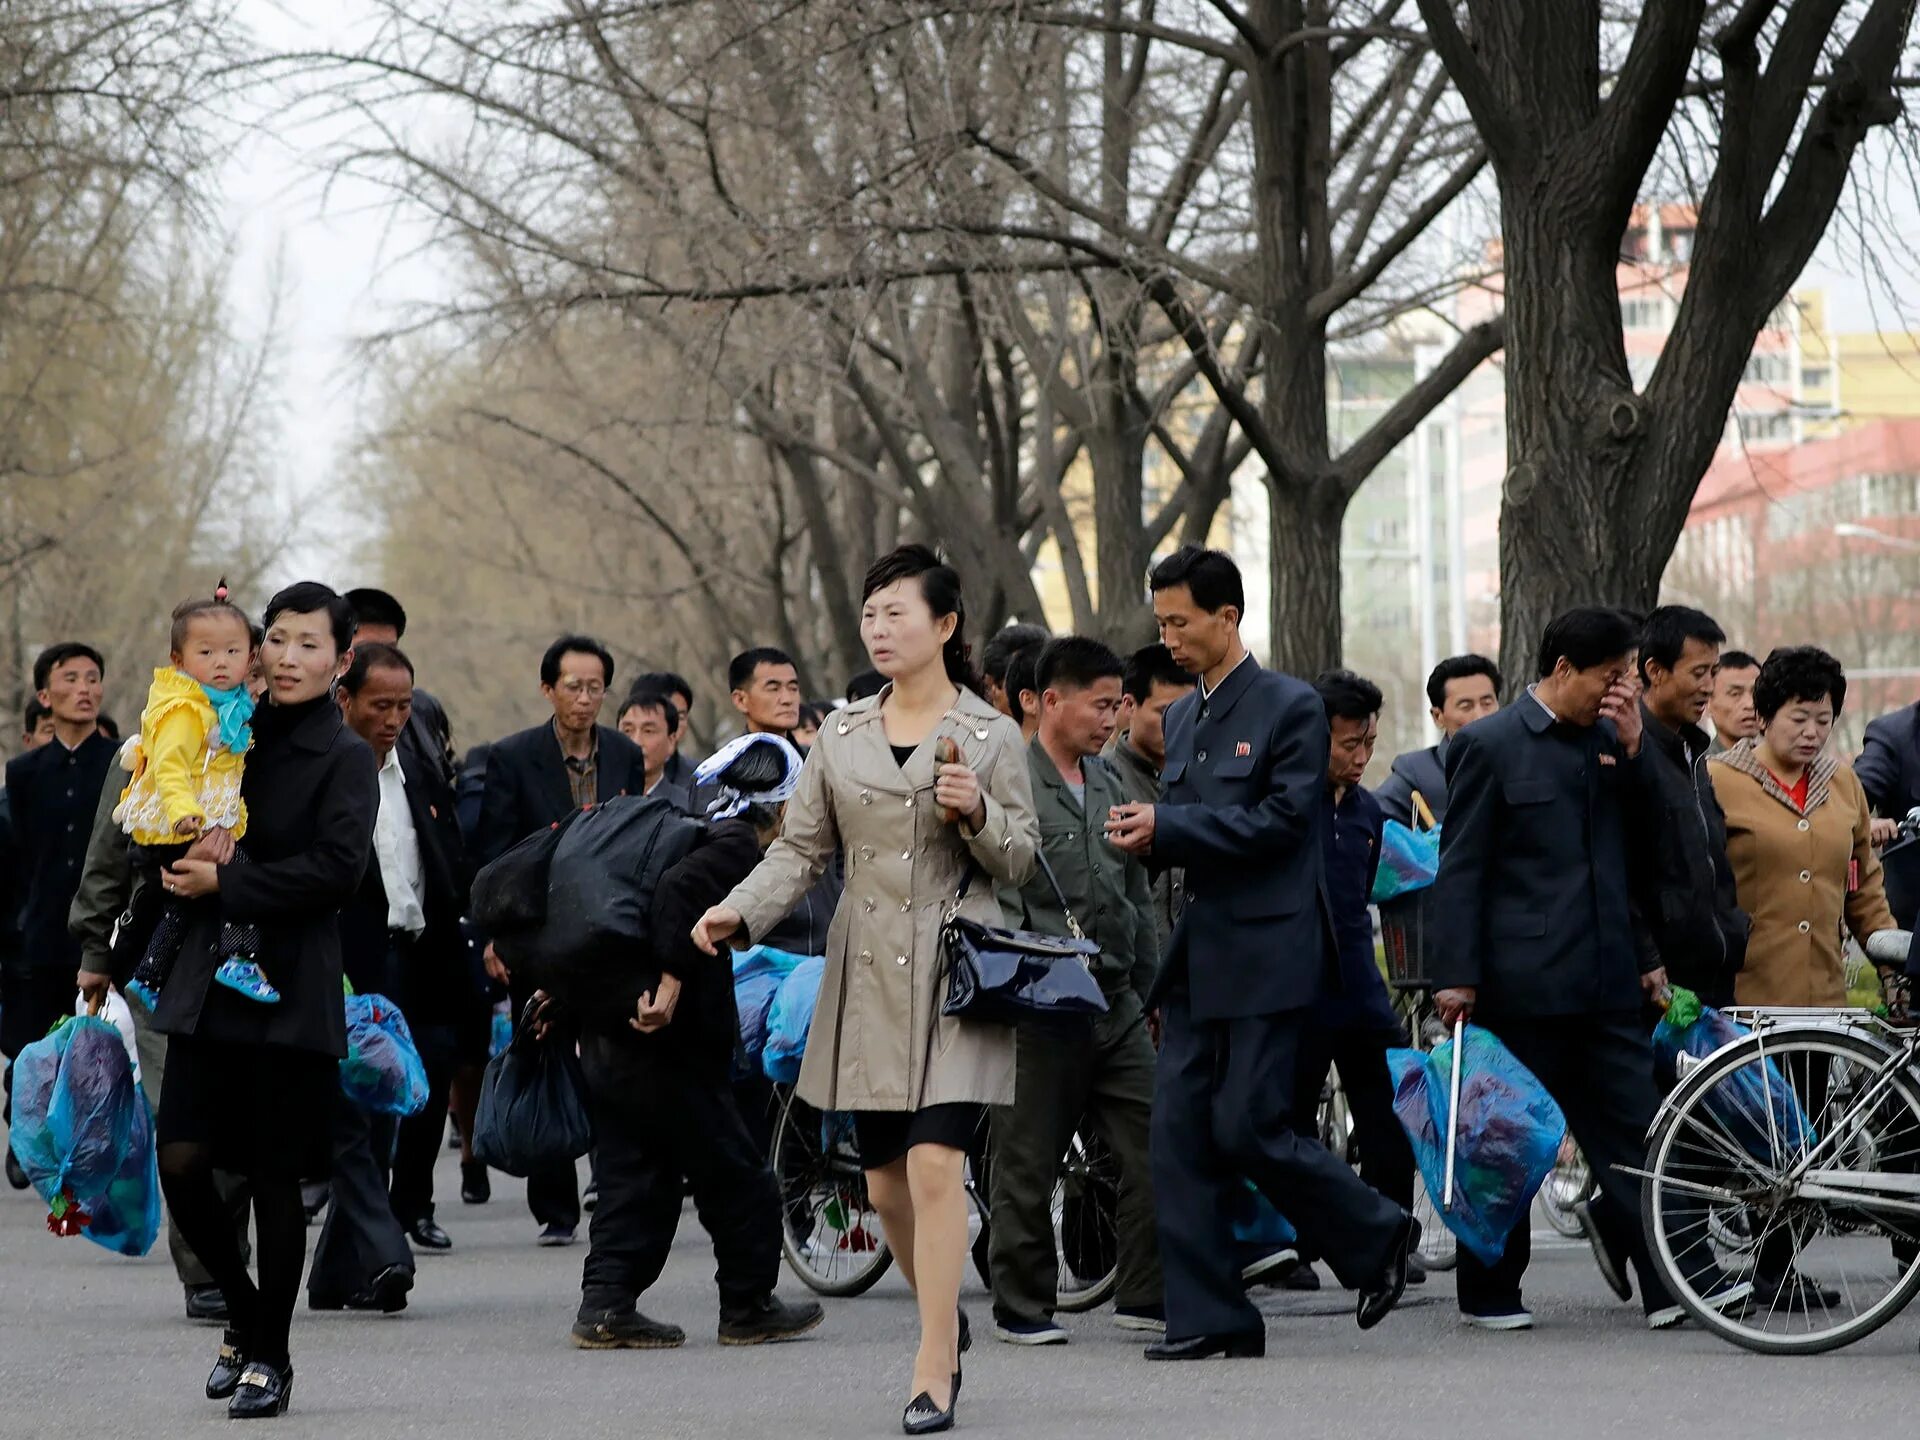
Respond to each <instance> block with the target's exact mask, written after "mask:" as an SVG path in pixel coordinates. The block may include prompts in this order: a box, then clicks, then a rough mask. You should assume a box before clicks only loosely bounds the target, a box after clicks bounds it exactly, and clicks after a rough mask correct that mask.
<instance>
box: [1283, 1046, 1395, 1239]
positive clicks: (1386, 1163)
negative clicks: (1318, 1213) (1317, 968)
mask: <svg viewBox="0 0 1920 1440" xmlns="http://www.w3.org/2000/svg"><path fill="white" fill-rule="evenodd" d="M1405 1043H1406V1041H1405V1038H1404V1037H1403V1036H1398V1035H1394V1034H1391V1033H1388V1032H1383V1031H1379V1030H1362V1029H1335V1028H1332V1027H1322V1026H1319V1025H1314V1024H1309V1025H1308V1027H1307V1031H1306V1033H1305V1034H1304V1035H1302V1036H1301V1038H1300V1069H1299V1072H1298V1075H1297V1077H1296V1078H1295V1080H1294V1090H1293V1093H1294V1098H1295V1100H1296V1101H1297V1102H1298V1103H1299V1105H1300V1106H1301V1109H1300V1112H1299V1113H1298V1114H1297V1115H1296V1116H1295V1117H1294V1128H1295V1129H1296V1130H1299V1131H1300V1132H1301V1133H1302V1134H1312V1133H1314V1131H1315V1130H1316V1129H1317V1127H1318V1125H1319V1102H1320V1092H1321V1090H1322V1089H1324V1088H1325V1086H1326V1083H1327V1067H1328V1066H1329V1065H1332V1066H1334V1067H1335V1068H1336V1069H1338V1070H1339V1072H1340V1088H1341V1090H1342V1091H1343V1092H1344V1093H1345V1094H1346V1097H1347V1113H1348V1114H1349V1115H1350V1116H1351V1117H1352V1120H1353V1138H1354V1140H1355V1142H1356V1143H1357V1144H1358V1146H1359V1149H1360V1178H1361V1179H1362V1180H1364V1181H1366V1182H1367V1184H1369V1185H1371V1186H1372V1187H1373V1188H1374V1189H1375V1190H1378V1191H1379V1192H1380V1193H1381V1194H1382V1195H1384V1196H1386V1197H1387V1199H1389V1200H1391V1201H1393V1203H1394V1204H1396V1205H1398V1206H1399V1207H1400V1208H1401V1209H1402V1210H1411V1209H1412V1208H1413V1176H1414V1165H1413V1147H1412V1146H1411V1145H1409V1144H1408V1143H1407V1132H1406V1131H1405V1130H1403V1129H1401V1128H1400V1118H1399V1116H1397V1115H1395V1114H1394V1112H1393V1076H1392V1074H1391V1073H1390V1072H1389V1071H1388V1070H1387V1047H1388V1046H1389V1045H1401V1044H1405ZM1341 1158H1342V1159H1345V1158H1346V1157H1345V1156H1342V1157H1341Z"/></svg>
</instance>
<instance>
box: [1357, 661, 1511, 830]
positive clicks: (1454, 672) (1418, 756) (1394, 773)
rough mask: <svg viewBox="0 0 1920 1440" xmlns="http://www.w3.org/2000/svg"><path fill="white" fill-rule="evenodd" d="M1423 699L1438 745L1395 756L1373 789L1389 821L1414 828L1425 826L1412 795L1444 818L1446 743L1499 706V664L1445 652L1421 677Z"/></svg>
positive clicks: (1434, 817) (1435, 815) (1435, 817)
mask: <svg viewBox="0 0 1920 1440" xmlns="http://www.w3.org/2000/svg"><path fill="white" fill-rule="evenodd" d="M1427 703H1428V704H1429V705H1430V706H1431V707H1432V709H1431V710H1429V711H1428V713H1429V714H1430V715H1431V716H1432V717H1433V723H1434V725H1435V727H1436V728H1438V730H1439V731H1440V743H1439V744H1438V745H1429V746H1427V748H1426V749H1424V750H1409V751H1407V752H1406V753H1405V754H1404V755H1397V756H1395V757H1394V761H1393V769H1392V770H1391V771H1390V772H1388V775H1387V778H1386V780H1385V781H1384V782H1382V784H1381V786H1380V788H1379V790H1377V791H1376V792H1374V799H1376V800H1378V801H1379V802H1380V808H1381V810H1383V811H1385V812H1386V817H1387V818H1388V819H1389V820H1398V821H1399V822H1400V823H1401V824H1402V825H1409V826H1413V827H1414V828H1416V829H1425V828H1426V824H1425V821H1426V819H1427V816H1420V815H1416V814H1415V813H1414V804H1413V797H1414V796H1415V795H1418V796H1419V797H1420V799H1421V800H1422V801H1423V802H1425V804H1426V807H1427V815H1428V816H1431V817H1432V821H1433V823H1434V824H1436V825H1437V824H1439V823H1440V822H1441V821H1443V820H1445V819H1446V818H1447V746H1448V745H1449V744H1450V743H1451V742H1452V740H1453V737H1454V736H1455V735H1457V734H1458V733H1459V732H1460V731H1461V730H1462V729H1463V728H1464V727H1466V726H1468V725H1471V724H1472V723H1473V722H1474V721H1476V720H1478V719H1480V717H1481V716H1483V715H1491V714H1493V712H1494V711H1496V710H1498V709H1499V708H1500V667H1499V666H1498V665H1495V664H1494V663H1493V661H1491V660H1489V659H1487V657H1486V656H1484V655H1449V656H1448V657H1447V658H1446V659H1445V660H1442V661H1441V662H1440V663H1439V664H1438V665H1436V666H1434V667H1433V673H1432V674H1431V675H1429V676H1427Z"/></svg>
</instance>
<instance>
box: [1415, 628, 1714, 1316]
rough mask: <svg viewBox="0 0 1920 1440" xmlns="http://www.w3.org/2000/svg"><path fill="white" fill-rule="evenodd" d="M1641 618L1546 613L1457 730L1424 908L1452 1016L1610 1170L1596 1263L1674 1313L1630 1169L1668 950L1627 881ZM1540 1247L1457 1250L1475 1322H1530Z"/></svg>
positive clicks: (1637, 831) (1634, 833)
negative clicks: (1549, 617) (1534, 646)
mask: <svg viewBox="0 0 1920 1440" xmlns="http://www.w3.org/2000/svg"><path fill="white" fill-rule="evenodd" d="M1638 629H1639V626H1638V622H1637V620H1636V618H1635V617H1634V616H1631V615H1627V614H1625V613H1623V612H1621V611H1618V610H1608V609H1578V610H1570V611H1568V612H1567V613H1566V614H1564V615H1562V616H1560V617H1559V618H1558V619H1556V620H1554V621H1553V622H1552V623H1551V624H1550V625H1548V626H1547V629H1546V634H1545V636H1544V638H1543V639H1542V641H1541V646H1540V664H1539V676H1540V678H1539V680H1538V681H1537V683H1535V684H1534V685H1532V686H1530V687H1529V689H1528V693H1527V694H1526V695H1525V696H1524V697H1522V698H1521V699H1519V700H1517V701H1516V702H1515V703H1514V704H1512V705H1510V706H1508V707H1507V708H1506V709H1505V710H1503V711H1501V712H1500V713H1499V714H1497V715H1490V716H1488V717H1487V718H1486V719H1484V720H1481V721H1478V722H1476V723H1475V724H1474V725H1472V726H1470V727H1468V728H1467V729H1465V730H1462V731H1461V732H1460V733H1459V734H1458V735H1456V736H1455V737H1454V739H1453V744H1452V746H1451V748H1450V751H1449V754H1448V757H1447V781H1448V787H1449V790H1450V792H1451V801H1450V803H1449V806H1448V812H1447V814H1448V819H1447V823H1446V827H1445V828H1444V829H1443V830H1442V831H1441V842H1440V873H1439V877H1438V879H1436V880H1435V882H1434V886H1433V893H1432V895H1431V896H1430V897H1429V899H1428V909H1427V919H1428V934H1429V935H1430V936H1432V937H1434V938H1433V941H1432V943H1433V945H1434V947H1435V948H1434V953H1433V959H1432V974H1433V982H1434V986H1435V993H1434V1002H1435V1005H1436V1006H1437V1008H1438V1009H1439V1012H1440V1016H1441V1018H1442V1019H1443V1020H1444V1021H1445V1022H1446V1023H1447V1024H1449V1025H1451V1024H1452V1023H1453V1022H1454V1020H1455V1019H1456V1018H1460V1017H1469V1018H1471V1019H1472V1020H1473V1021H1474V1022H1475V1023H1477V1024H1481V1025H1484V1026H1485V1027H1486V1028H1487V1029H1488V1030H1490V1031H1492V1032H1493V1034H1494V1035H1496V1036H1497V1037H1498V1038H1499V1039H1500V1040H1501V1041H1502V1042H1503V1043H1504V1044H1505V1045H1506V1047H1507V1049H1509V1050H1510V1051H1512V1052H1513V1054H1514V1056H1515V1057H1516V1058H1517V1059H1518V1060H1519V1061H1520V1063H1521V1064H1523V1065H1525V1066H1526V1067H1527V1068H1528V1069H1529V1070H1531V1071H1532V1072H1533V1073H1534V1074H1535V1075H1536V1076H1538V1077H1539V1079H1540V1082H1541V1083H1542V1084H1543V1085H1545V1086H1546V1088H1547V1090H1548V1091H1549V1092H1550V1093H1551V1094H1552V1095H1553V1097H1554V1098H1555V1099H1556V1100H1557V1101H1558V1102H1559V1103H1560V1107H1561V1109H1562V1110H1564V1111H1565V1112H1566V1117H1567V1124H1568V1128H1569V1129H1571V1130H1572V1132H1573V1135H1574V1138H1575V1139H1577V1140H1578V1141H1579V1142H1580V1145H1581V1148H1582V1149H1583V1150H1585V1152H1586V1155H1587V1160H1588V1162H1589V1163H1590V1164H1591V1166H1592V1168H1593V1173H1594V1175H1595V1176H1596V1177H1597V1178H1598V1180H1599V1182H1600V1187H1601V1197H1600V1199H1599V1200H1598V1201H1597V1202H1595V1204H1594V1206H1593V1207H1592V1209H1591V1211H1590V1212H1589V1213H1588V1214H1587V1215H1586V1216H1583V1219H1585V1220H1586V1222H1587V1229H1588V1238H1589V1240H1590V1241H1591V1242H1592V1243H1593V1246H1594V1255H1595V1258H1596V1260H1598V1261H1599V1263H1600V1267H1601V1271H1602V1274H1603V1275H1605V1276H1606V1278H1607V1280H1608V1283H1609V1284H1610V1285H1612V1287H1613V1288H1614V1290H1615V1292H1616V1293H1617V1294H1618V1295H1619V1296H1620V1298H1621V1299H1623V1300H1624V1299H1627V1298H1629V1297H1630V1295H1631V1293H1632V1292H1631V1289H1630V1288H1629V1285H1628V1281H1627V1277H1626V1270H1625V1266H1626V1265H1627V1264H1628V1263H1629V1262H1630V1263H1631V1264H1632V1266H1633V1268H1634V1269H1635V1270H1637V1271H1638V1272H1639V1275H1640V1298H1641V1302H1642V1304H1643V1306H1644V1308H1645V1309H1646V1312H1647V1318H1648V1323H1649V1324H1650V1325H1651V1326H1653V1327H1654V1328H1664V1327H1665V1326H1666V1325H1669V1324H1674V1323H1677V1322H1678V1320H1679V1319H1680V1318H1681V1312H1680V1310H1679V1308H1678V1306H1676V1305H1675V1304H1674V1302H1673V1299H1672V1297H1671V1296H1670V1295H1669V1294H1668V1293H1667V1291H1666V1288H1665V1286H1664V1285H1663V1284H1662V1283H1661V1281H1660V1279H1659V1277H1658V1274H1657V1272H1656V1271H1655V1269H1654V1268H1653V1266H1652V1265H1651V1264H1650V1263H1649V1261H1648V1258H1647V1251H1646V1242H1645V1239H1644V1237H1643V1235H1642V1232H1641V1227H1640V1181H1639V1180H1637V1179H1636V1178H1634V1177H1633V1176H1632V1175H1629V1174H1626V1173H1625V1172H1624V1171H1623V1170H1622V1169H1621V1168H1620V1167H1621V1166H1632V1167H1640V1166H1643V1165H1644V1164H1645V1161H1646V1151H1645V1137H1646V1131H1647V1126H1648V1124H1649V1122H1650V1121H1651V1120H1652V1118H1653V1113H1654V1106H1655V1099H1654V1089H1653V1054H1652V1047H1651V1043H1650V1041H1649V1038H1648V1037H1649V1034H1650V1032H1651V1029H1652V1027H1651V1025H1650V1024H1649V1023H1648V1021H1647V1019H1646V1017H1645V1011H1644V1006H1645V1002H1646V997H1647V996H1650V995H1654V994H1657V993H1658V992H1659V991H1660V990H1661V989H1662V987H1664V986H1665V984H1666V972H1665V971H1664V970H1662V969H1659V968H1657V967H1658V956H1657V954H1655V953H1654V952H1653V951H1651V950H1650V949H1647V950H1643V949H1642V948H1641V947H1640V946H1639V945H1638V944H1637V942H1636V935H1635V927H1634V915H1633V908H1632V904H1631V897H1630V881H1629V865H1628V854H1629V850H1630V848H1631V847H1633V846H1636V845H1639V844H1642V843H1644V841H1645V837H1646V834H1647V831H1648V829H1649V826H1648V805H1649V797H1648V793H1647V792H1648V786H1647V783H1646V778H1645V775H1644V769H1645V761H1644V759H1643V757H1642V755H1641V746H1642V739H1643V728H1642V718H1641V710H1640V704H1639V686H1638V684H1637V681H1636V677H1635V675H1634V648H1635V642H1636V639H1637V635H1638ZM1643 963H1646V964H1648V965H1649V966H1650V967H1651V968H1648V969H1646V970H1645V971H1644V973H1643V971H1642V964H1643ZM1529 1252H1530V1244H1529V1229H1528V1222H1527V1221H1526V1220H1525V1219H1523V1220H1521V1222H1520V1223H1519V1224H1518V1225H1517V1226H1515V1227H1514V1230H1513V1232H1512V1234H1510V1235H1509V1236H1508V1237H1507V1245H1506V1250H1505V1253H1504V1254H1503V1255H1502V1256H1501V1259H1500V1261H1499V1263H1498V1264H1495V1265H1486V1264H1484V1263H1482V1262H1481V1261H1479V1260H1478V1259H1476V1258H1475V1257H1474V1256H1473V1255H1471V1254H1470V1253H1468V1252H1467V1251H1466V1250H1465V1249H1462V1250H1461V1252H1460V1271H1459V1297H1460V1309H1461V1313H1462V1315H1463V1317H1464V1318H1465V1319H1466V1320H1467V1321H1468V1322H1469V1323H1471V1324H1474V1325H1476V1326H1479V1327H1481V1328H1484V1329H1492V1330H1522V1329H1527V1328H1529V1327H1531V1325H1532V1323H1533V1317H1532V1316H1531V1315H1530V1314H1529V1313H1528V1311H1527V1309H1526V1307H1525V1305H1524V1304H1523V1303H1522V1300H1521V1295H1520V1282H1521V1279H1522V1277H1523V1276H1524V1275H1525V1273H1526V1268H1527V1261H1528V1258H1529Z"/></svg>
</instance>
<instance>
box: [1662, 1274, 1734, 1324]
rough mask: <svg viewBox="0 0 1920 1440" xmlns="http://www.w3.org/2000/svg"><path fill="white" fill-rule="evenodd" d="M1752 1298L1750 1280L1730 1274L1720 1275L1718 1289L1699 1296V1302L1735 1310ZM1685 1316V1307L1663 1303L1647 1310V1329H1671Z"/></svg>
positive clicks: (1716, 1307) (1713, 1306)
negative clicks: (1658, 1306)
mask: <svg viewBox="0 0 1920 1440" xmlns="http://www.w3.org/2000/svg"><path fill="white" fill-rule="evenodd" d="M1752 1298H1753V1282H1752V1281H1751V1280H1735V1279H1734V1278H1733V1277H1732V1276H1723V1277H1721V1281H1720V1285H1719V1288H1718V1289H1715V1290H1713V1291H1711V1292H1709V1293H1708V1294H1705V1295H1702V1296H1701V1297H1700V1303H1701V1304H1703V1305H1705V1306H1707V1307H1708V1308H1709V1309H1713V1310H1732V1311H1737V1310H1740V1309H1742V1308H1744V1307H1745V1305H1746V1302H1747V1301H1748V1300H1750V1299H1752ZM1686 1318H1687V1311H1686V1307H1685V1306H1682V1305H1678V1304H1674V1305H1663V1306H1661V1307H1660V1308H1659V1309H1658V1310H1649V1311H1648V1312H1647V1329H1649V1330H1671V1329H1672V1328H1673V1327H1674V1326H1676V1325H1678V1324H1680V1323H1681V1322H1682V1321H1684V1320H1685V1319H1686Z"/></svg>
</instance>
